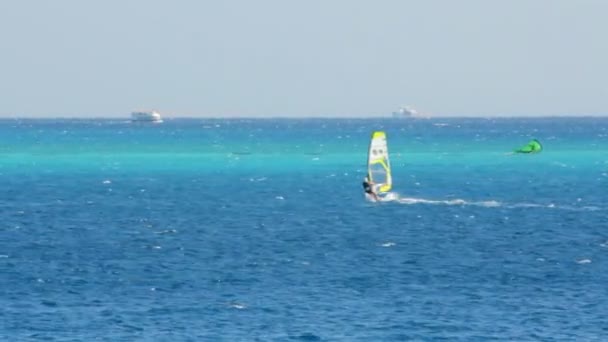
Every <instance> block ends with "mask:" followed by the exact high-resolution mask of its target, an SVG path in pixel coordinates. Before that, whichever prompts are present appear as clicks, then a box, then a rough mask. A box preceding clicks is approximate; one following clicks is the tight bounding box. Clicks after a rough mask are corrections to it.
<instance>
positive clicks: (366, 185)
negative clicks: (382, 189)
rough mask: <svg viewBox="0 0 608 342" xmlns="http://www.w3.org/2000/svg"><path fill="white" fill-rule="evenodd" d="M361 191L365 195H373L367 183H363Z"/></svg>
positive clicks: (370, 186)
mask: <svg viewBox="0 0 608 342" xmlns="http://www.w3.org/2000/svg"><path fill="white" fill-rule="evenodd" d="M363 190H364V191H365V193H366V194H370V195H374V190H373V189H372V185H371V184H369V183H368V182H367V181H363Z"/></svg>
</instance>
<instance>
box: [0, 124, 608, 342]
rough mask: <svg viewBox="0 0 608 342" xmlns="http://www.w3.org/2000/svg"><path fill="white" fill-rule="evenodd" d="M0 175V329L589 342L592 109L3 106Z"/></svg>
mask: <svg viewBox="0 0 608 342" xmlns="http://www.w3.org/2000/svg"><path fill="white" fill-rule="evenodd" d="M374 130H385V131H386V133H387V136H388V146H389V151H390V158H391V164H392V169H393V185H394V186H393V193H392V195H391V200H390V201H386V202H381V203H374V202H369V201H366V200H365V198H364V196H363V191H362V190H363V189H362V186H361V181H362V179H363V177H364V175H365V172H366V158H367V147H368V144H369V139H370V134H371V132H372V131H374ZM532 138H536V139H539V140H540V141H541V142H542V144H543V147H544V150H543V151H542V152H541V153H539V154H527V155H524V154H509V152H510V151H513V150H514V149H515V148H517V147H519V146H521V145H524V144H526V143H527V142H528V141H529V140H530V139H532ZM0 180H1V182H0V194H1V195H0V213H1V216H0V218H1V220H0V307H1V308H2V309H1V310H0V340H3V341H30V340H32V341H34V340H45V341H410V340H413V341H431V340H445V341H606V340H607V339H608V203H607V202H608V201H607V200H608V194H607V190H608V118H509V119H507V118H500V119H482V118H432V119H413V120H394V119H374V120H371V119H252V120H245V119H200V120H198V119H173V120H166V121H165V122H164V123H162V124H149V125H146V124H134V123H130V122H128V121H122V120H67V119H65V120H33V119H30V120H9V119H4V120H0Z"/></svg>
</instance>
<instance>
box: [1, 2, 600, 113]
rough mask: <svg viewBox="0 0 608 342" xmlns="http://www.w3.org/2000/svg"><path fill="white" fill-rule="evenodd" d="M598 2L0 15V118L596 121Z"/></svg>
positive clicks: (65, 6) (62, 9)
mask: <svg viewBox="0 0 608 342" xmlns="http://www.w3.org/2000/svg"><path fill="white" fill-rule="evenodd" d="M607 17H608V1H605V0H576V1H572V0H511V1H488V0H462V1H450V0H445V1H438V0H425V1H410V0H378V1H369V0H368V1H361V0H325V1H321V0H309V1H285V0H258V1H246V0H242V1H237V0H226V1H207V0H176V1H160V0H104V1H82V0H56V1H44V0H39V1H36V0H20V1H3V2H1V3H0V70H1V73H0V93H1V94H2V96H1V99H2V101H0V116H1V117H13V116H48V117H50V116H85V117H88V116H95V117H100V116H103V117H117V116H127V115H129V112H130V111H131V110H135V109H158V110H159V111H161V112H162V113H165V115H166V116H216V117H217V116H383V115H388V114H390V112H391V111H393V110H396V109H397V108H398V107H399V106H400V105H411V106H413V107H414V108H416V109H418V110H419V111H421V112H426V113H430V114H434V115H443V116H446V115H484V116H485V115H487V116H493V115H574V114H579V115H606V114H608V43H607V42H608V39H607V38H606V36H607V35H608V20H606V18H607Z"/></svg>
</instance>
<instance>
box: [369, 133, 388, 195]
mask: <svg viewBox="0 0 608 342" xmlns="http://www.w3.org/2000/svg"><path fill="white" fill-rule="evenodd" d="M367 176H368V177H369V179H370V180H371V181H372V182H373V183H374V188H375V189H376V192H378V193H386V192H389V191H390V190H391V188H392V187H393V180H392V177H391V164H390V162H389V159H388V145H387V142H386V133H384V132H382V131H376V132H373V133H372V138H371V141H370V143H369V151H368V153H367Z"/></svg>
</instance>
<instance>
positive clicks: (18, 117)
mask: <svg viewBox="0 0 608 342" xmlns="http://www.w3.org/2000/svg"><path fill="white" fill-rule="evenodd" d="M602 117H608V114H545V115H543V114H539V115H525V114H512V115H417V116H411V117H403V118H395V117H393V116H390V115H384V116H372V115H370V116H341V115H326V116H321V115H310V116H287V115H272V116H255V115H250V116H248V115H242V116H240V115H234V116H233V115H227V116H221V115H220V116H213V115H209V116H207V115H205V116H192V115H168V116H165V115H163V116H162V119H163V120H173V119H178V120H179V119H189V120H190V119H241V120H242V119H261V120H264V119H304V120H305V119H367V120H369V119H391V120H399V121H407V120H430V119H468V118H470V119H512V118H520V119H523V118H602ZM30 119H31V120H45V119H46V120H62V119H74V120H125V121H132V120H131V117H130V116H96V115H95V116H71V115H58V116H38V115H24V116H21V115H11V116H5V115H0V120H30Z"/></svg>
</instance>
